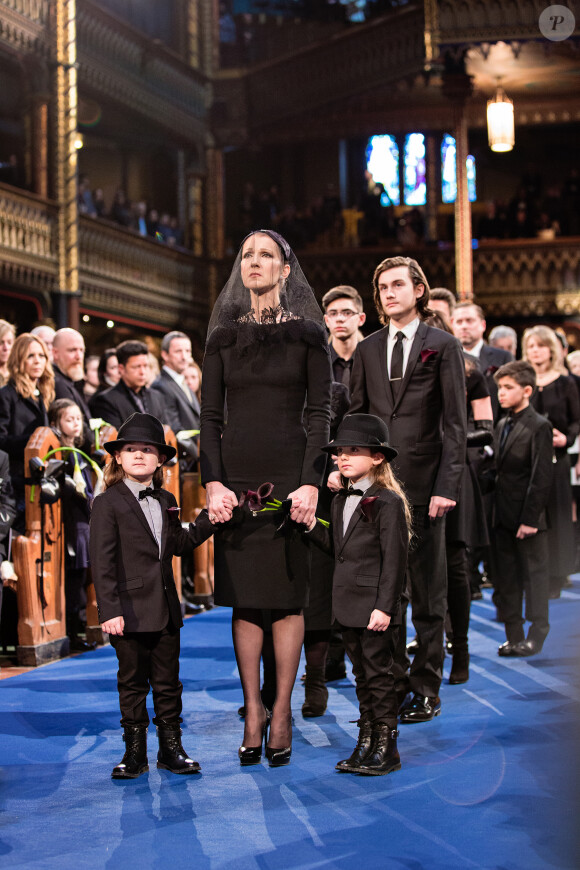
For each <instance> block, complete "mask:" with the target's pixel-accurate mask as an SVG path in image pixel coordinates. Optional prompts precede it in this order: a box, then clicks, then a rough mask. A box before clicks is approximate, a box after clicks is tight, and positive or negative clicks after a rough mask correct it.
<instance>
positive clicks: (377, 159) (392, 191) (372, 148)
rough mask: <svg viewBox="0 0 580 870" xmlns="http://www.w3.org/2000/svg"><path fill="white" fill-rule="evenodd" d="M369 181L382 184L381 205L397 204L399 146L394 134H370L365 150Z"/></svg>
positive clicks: (399, 199)
mask: <svg viewBox="0 0 580 870" xmlns="http://www.w3.org/2000/svg"><path fill="white" fill-rule="evenodd" d="M366 158H367V170H368V172H369V173H370V174H371V176H372V177H371V178H370V179H369V181H370V182H371V183H372V182H373V181H374V182H375V184H379V185H380V184H382V185H383V187H384V189H385V191H384V193H383V194H382V196H381V204H382V205H399V204H400V202H401V198H400V194H399V146H398V145H397V140H396V139H395V137H394V136H388V135H384V136H371V138H370V139H369V144H368V145H367V151H366Z"/></svg>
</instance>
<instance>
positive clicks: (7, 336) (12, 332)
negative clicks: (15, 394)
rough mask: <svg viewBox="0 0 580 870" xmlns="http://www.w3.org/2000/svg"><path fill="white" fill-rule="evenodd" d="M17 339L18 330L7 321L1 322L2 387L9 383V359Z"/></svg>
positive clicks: (0, 367) (0, 378)
mask: <svg viewBox="0 0 580 870" xmlns="http://www.w3.org/2000/svg"><path fill="white" fill-rule="evenodd" d="M15 338H16V329H15V328H14V326H13V325H12V324H11V323H8V321H7V320H0V387H3V386H4V384H6V383H7V382H8V378H9V377H10V375H9V374H8V357H9V356H10V351H11V350H12V345H13V344H14V339H15Z"/></svg>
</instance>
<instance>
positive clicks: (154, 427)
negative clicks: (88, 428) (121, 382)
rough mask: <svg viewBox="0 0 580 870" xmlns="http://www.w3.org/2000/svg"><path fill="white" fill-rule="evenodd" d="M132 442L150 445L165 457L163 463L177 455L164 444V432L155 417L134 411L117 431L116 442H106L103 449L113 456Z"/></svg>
mask: <svg viewBox="0 0 580 870" xmlns="http://www.w3.org/2000/svg"><path fill="white" fill-rule="evenodd" d="M132 441H142V442H143V443H144V444H152V445H153V446H154V447H157V449H158V450H159V452H160V453H163V455H164V456H165V461H166V462H167V461H168V460H170V459H173V457H174V456H175V454H176V453H177V451H176V449H175V447H171V445H170V444H166V443H165V432H164V431H163V426H162V425H161V423H160V421H159V420H158V419H157V417H154V416H153V414H140V413H139V412H138V411H136V412H135V413H134V414H131V416H130V417H127V419H126V420H125V422H124V423H123V425H122V426H121V427H120V429H119V434H118V435H117V440H116V441H107V443H106V444H103V447H104V448H105V450H106V451H107V453H110V454H111V456H113V455H114V454H115V453H116V452H117V450H121V448H122V447H123V445H125V444H129V443H131V442H132Z"/></svg>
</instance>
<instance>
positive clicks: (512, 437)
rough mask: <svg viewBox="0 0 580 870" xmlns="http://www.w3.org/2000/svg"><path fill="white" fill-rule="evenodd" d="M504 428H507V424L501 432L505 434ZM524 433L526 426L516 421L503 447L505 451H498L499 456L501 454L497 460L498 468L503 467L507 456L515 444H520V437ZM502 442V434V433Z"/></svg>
mask: <svg viewBox="0 0 580 870" xmlns="http://www.w3.org/2000/svg"><path fill="white" fill-rule="evenodd" d="M505 419H507V418H505ZM504 428H505V423H504V424H503V427H502V430H501V431H502V432H503V429H504ZM523 431H524V424H523V423H522V422H521V420H516V422H515V423H514V425H513V426H512V428H511V431H510V433H509V435H508V437H507V440H506V442H505V444H504V446H503V450H501V451H499V449H498V454H499V455H498V459H497V465H498V468H499V467H500V466H501V464H502V463H503V461H504V459H505V457H506V455H507V454H508V453H509V451H510V450H511V449H512V447H513V446H514V444H516V443H517V442H518V440H519V438H520V435H521V434H522V432H523ZM500 441H501V432H500Z"/></svg>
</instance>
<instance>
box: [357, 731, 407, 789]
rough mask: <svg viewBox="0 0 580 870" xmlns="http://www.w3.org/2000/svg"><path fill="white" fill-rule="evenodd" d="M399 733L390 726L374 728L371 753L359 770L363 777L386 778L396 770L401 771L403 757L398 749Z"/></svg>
mask: <svg viewBox="0 0 580 870" xmlns="http://www.w3.org/2000/svg"><path fill="white" fill-rule="evenodd" d="M398 736H399V732H398V731H394V730H393V729H392V728H391V727H390V725H384V724H379V725H374V726H373V742H372V745H371V749H370V752H369V753H368V755H367V757H366V758H365V760H364V762H363V763H362V764H361V766H360V767H359V768H358V770H357V773H360V774H362V775H363V776H385V774H387V773H392V772H393V771H394V770H400V769H401V757H400V755H399V751H398V749H397V737H398Z"/></svg>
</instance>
